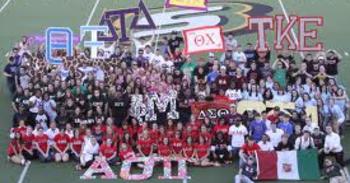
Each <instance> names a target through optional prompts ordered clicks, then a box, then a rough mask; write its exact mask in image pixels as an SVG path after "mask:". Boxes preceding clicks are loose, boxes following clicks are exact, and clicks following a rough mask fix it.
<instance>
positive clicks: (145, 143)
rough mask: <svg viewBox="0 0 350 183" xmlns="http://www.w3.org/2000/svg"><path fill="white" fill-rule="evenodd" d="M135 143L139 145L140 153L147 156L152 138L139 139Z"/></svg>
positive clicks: (149, 152)
mask: <svg viewBox="0 0 350 183" xmlns="http://www.w3.org/2000/svg"><path fill="white" fill-rule="evenodd" d="M137 145H139V146H140V149H141V151H142V153H143V154H144V155H145V156H148V155H150V154H151V148H152V145H153V140H152V139H150V138H148V139H139V140H138V141H137Z"/></svg>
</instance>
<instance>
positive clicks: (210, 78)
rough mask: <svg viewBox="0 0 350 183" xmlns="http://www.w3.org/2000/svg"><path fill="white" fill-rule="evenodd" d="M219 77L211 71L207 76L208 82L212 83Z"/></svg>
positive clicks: (215, 72)
mask: <svg viewBox="0 0 350 183" xmlns="http://www.w3.org/2000/svg"><path fill="white" fill-rule="evenodd" d="M218 76H219V72H218V71H212V72H210V73H209V74H208V82H209V83H213V82H215V80H216V78H217V77H218Z"/></svg>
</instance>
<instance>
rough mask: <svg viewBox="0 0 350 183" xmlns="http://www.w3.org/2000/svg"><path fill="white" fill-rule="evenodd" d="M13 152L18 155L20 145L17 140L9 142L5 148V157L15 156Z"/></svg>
mask: <svg viewBox="0 0 350 183" xmlns="http://www.w3.org/2000/svg"><path fill="white" fill-rule="evenodd" d="M15 151H16V152H17V153H20V151H21V145H20V144H19V143H18V141H17V140H12V141H11V142H10V144H9V146H8V147H7V155H8V156H10V157H11V156H13V155H15Z"/></svg>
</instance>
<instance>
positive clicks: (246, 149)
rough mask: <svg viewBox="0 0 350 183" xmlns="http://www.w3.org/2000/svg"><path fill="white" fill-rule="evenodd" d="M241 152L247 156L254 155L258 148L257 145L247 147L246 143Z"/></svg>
mask: <svg viewBox="0 0 350 183" xmlns="http://www.w3.org/2000/svg"><path fill="white" fill-rule="evenodd" d="M242 150H243V152H244V153H245V154H247V155H252V154H254V152H255V151H258V150H260V146H259V145H258V144H257V143H254V144H253V145H252V146H249V145H248V144H247V143H246V144H244V145H243V146H242Z"/></svg>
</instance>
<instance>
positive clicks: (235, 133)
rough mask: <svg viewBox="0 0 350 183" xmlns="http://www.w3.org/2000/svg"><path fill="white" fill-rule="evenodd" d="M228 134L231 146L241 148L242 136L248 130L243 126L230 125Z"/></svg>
mask: <svg viewBox="0 0 350 183" xmlns="http://www.w3.org/2000/svg"><path fill="white" fill-rule="evenodd" d="M228 134H229V135H231V146H232V147H242V145H243V144H244V136H246V135H247V134H248V130H247V128H246V127H245V126H244V125H239V126H238V127H237V126H235V125H231V126H230V128H229V130H228Z"/></svg>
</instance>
